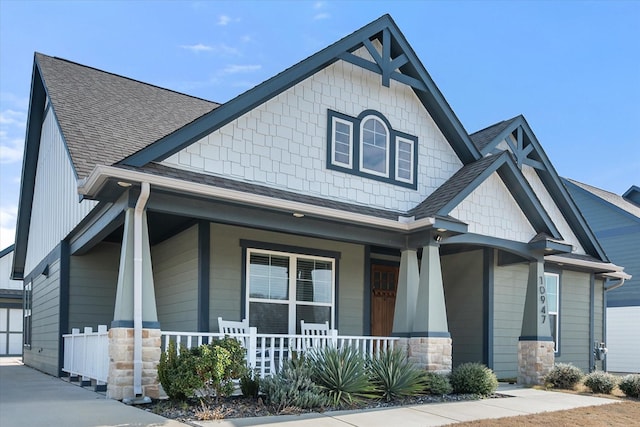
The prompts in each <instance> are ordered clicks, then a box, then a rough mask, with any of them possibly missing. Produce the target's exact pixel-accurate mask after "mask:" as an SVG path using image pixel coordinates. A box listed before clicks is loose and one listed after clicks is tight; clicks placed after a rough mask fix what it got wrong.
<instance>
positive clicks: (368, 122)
mask: <svg viewBox="0 0 640 427" xmlns="http://www.w3.org/2000/svg"><path fill="white" fill-rule="evenodd" d="M361 123H362V125H361V131H360V152H361V153H362V155H361V156H360V170H362V171H363V172H368V173H371V174H374V175H380V176H384V177H388V176H389V130H388V129H387V126H386V125H385V124H384V122H383V121H382V120H380V119H379V118H377V117H376V116H367V117H365V118H364V119H363V120H362V122H361Z"/></svg>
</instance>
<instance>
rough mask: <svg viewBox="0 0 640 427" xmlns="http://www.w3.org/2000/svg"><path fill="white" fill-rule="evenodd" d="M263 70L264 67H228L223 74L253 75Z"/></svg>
mask: <svg viewBox="0 0 640 427" xmlns="http://www.w3.org/2000/svg"><path fill="white" fill-rule="evenodd" d="M261 68H262V65H228V66H226V67H225V68H224V69H223V70H222V72H223V73H224V74H238V73H252V72H254V71H258V70H260V69H261Z"/></svg>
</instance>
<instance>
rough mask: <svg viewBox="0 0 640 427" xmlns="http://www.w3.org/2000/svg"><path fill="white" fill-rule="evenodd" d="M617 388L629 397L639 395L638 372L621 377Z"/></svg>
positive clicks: (639, 382) (639, 375) (639, 379)
mask: <svg viewBox="0 0 640 427" xmlns="http://www.w3.org/2000/svg"><path fill="white" fill-rule="evenodd" d="M618 388H619V389H620V390H622V392H623V393H624V394H625V395H627V396H629V397H635V398H639V397H640V374H629V375H625V376H624V377H622V379H621V380H620V382H619V383H618Z"/></svg>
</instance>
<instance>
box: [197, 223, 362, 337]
mask: <svg viewBox="0 0 640 427" xmlns="http://www.w3.org/2000/svg"><path fill="white" fill-rule="evenodd" d="M241 239H246V240H255V241H260V242H265V243H274V244H275V243H277V244H281V245H290V246H298V247H304V248H310V249H321V250H330V251H337V252H340V253H341V258H340V260H339V270H340V271H339V276H338V282H339V285H338V286H339V290H338V295H339V296H338V329H339V331H340V333H341V334H358V335H360V334H362V333H363V330H364V326H363V320H362V319H363V293H364V287H363V286H364V248H363V247H362V246H360V245H353V244H349V243H342V242H335V241H329V240H322V239H315V238H307V237H301V236H295V235H289V234H282V233H273V232H269V231H263V230H252V229H246V228H240V227H234V226H227V225H221V224H211V272H210V277H211V288H210V319H209V320H210V324H211V329H212V330H217V325H218V316H220V317H222V318H225V319H230V320H240V317H241V313H242V307H243V305H244V303H245V302H244V301H242V270H243V269H244V268H245V266H243V265H242V248H241V247H240V240H241Z"/></svg>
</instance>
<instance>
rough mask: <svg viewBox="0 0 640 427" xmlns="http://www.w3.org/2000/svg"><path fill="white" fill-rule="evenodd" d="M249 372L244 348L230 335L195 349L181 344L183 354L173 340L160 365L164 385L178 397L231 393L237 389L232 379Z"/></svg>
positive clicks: (168, 391)
mask: <svg viewBox="0 0 640 427" xmlns="http://www.w3.org/2000/svg"><path fill="white" fill-rule="evenodd" d="M245 371H246V365H245V361H244V349H243V348H242V347H241V346H240V343H239V342H238V341H237V340H236V339H233V338H228V337H225V338H224V339H221V340H217V341H214V342H212V343H211V344H205V345H201V346H200V347H195V348H191V349H187V348H185V347H184V346H181V347H180V354H177V349H176V345H175V343H173V342H170V343H169V346H168V349H167V351H166V352H165V353H163V354H162V355H161V356H160V363H159V364H158V378H159V379H160V383H161V384H162V388H163V389H164V391H165V392H166V393H167V396H169V397H170V398H171V399H174V400H184V399H186V398H188V397H192V396H194V395H195V394H198V395H200V396H202V397H204V398H208V397H209V396H216V398H217V397H219V396H227V395H229V394H231V392H233V383H232V379H235V378H239V377H240V376H242V375H243V374H244V373H245Z"/></svg>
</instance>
